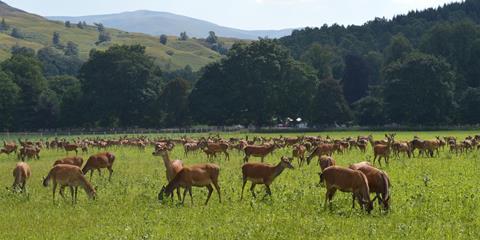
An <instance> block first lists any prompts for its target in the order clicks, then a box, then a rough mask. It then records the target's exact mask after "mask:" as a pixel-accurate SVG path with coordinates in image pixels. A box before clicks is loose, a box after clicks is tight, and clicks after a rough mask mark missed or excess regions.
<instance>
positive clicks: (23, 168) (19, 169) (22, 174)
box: [12, 162, 32, 192]
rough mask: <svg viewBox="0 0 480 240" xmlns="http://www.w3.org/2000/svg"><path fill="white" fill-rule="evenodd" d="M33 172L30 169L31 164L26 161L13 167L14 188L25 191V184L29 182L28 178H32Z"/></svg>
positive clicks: (14, 189)
mask: <svg viewBox="0 0 480 240" xmlns="http://www.w3.org/2000/svg"><path fill="white" fill-rule="evenodd" d="M30 175H32V172H31V170H30V166H29V165H28V164H27V163H25V162H19V163H17V165H16V166H15V168H14V169H13V177H14V178H15V180H14V182H13V185H12V190H13V191H16V190H17V189H18V188H20V192H24V191H25V185H26V184H27V180H28V178H30Z"/></svg>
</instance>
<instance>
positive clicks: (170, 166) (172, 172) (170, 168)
mask: <svg viewBox="0 0 480 240" xmlns="http://www.w3.org/2000/svg"><path fill="white" fill-rule="evenodd" d="M152 155H153V156H162V159H163V163H164V165H165V172H166V176H167V181H168V182H170V181H172V180H173V178H175V176H176V175H177V174H178V173H179V172H180V171H181V170H182V169H183V162H182V161H181V160H173V161H172V160H170V157H169V156H168V151H167V150H166V149H164V150H159V151H155V152H153V153H152ZM172 196H173V195H172ZM177 196H178V199H179V200H181V196H180V189H179V188H177Z"/></svg>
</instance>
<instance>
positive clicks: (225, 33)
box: [47, 10, 292, 40]
mask: <svg viewBox="0 0 480 240" xmlns="http://www.w3.org/2000/svg"><path fill="white" fill-rule="evenodd" d="M47 18H49V19H51V20H60V21H72V22H78V21H86V22H87V23H89V24H93V23H102V24H104V25H105V26H107V27H112V28H117V29H121V30H124V31H129V32H140V33H145V34H150V35H160V34H167V35H178V34H179V33H180V32H183V31H186V32H187V33H188V35H189V36H191V37H196V38H205V37H206V36H208V32H209V31H214V32H215V33H216V34H217V35H218V36H222V37H230V38H239V39H250V40H256V39H258V37H269V38H279V37H283V36H286V35H290V34H291V33H292V29H283V30H253V31H248V30H241V29H235V28H228V27H223V26H219V25H217V24H214V23H211V22H207V21H203V20H199V19H195V18H190V17H186V16H181V15H177V14H172V13H168V12H155V11H145V10H140V11H133V12H124V13H117V14H108V15H93V16H81V17H67V16H59V17H47Z"/></svg>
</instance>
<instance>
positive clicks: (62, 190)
mask: <svg viewBox="0 0 480 240" xmlns="http://www.w3.org/2000/svg"><path fill="white" fill-rule="evenodd" d="M64 191H65V185H60V191H59V193H60V196H62V198H63V199H65V195H64Z"/></svg>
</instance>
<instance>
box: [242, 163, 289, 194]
mask: <svg viewBox="0 0 480 240" xmlns="http://www.w3.org/2000/svg"><path fill="white" fill-rule="evenodd" d="M292 160H293V159H291V158H290V159H289V158H287V157H282V158H281V159H280V162H279V163H278V164H277V165H276V166H272V165H270V164H264V163H245V164H243V166H242V174H243V186H242V195H241V197H240V199H243V190H244V189H245V185H246V184H247V181H250V182H252V186H251V187H250V191H251V192H252V195H253V197H256V195H255V186H256V185H257V184H264V185H265V187H266V188H267V195H270V196H271V195H272V191H271V190H270V185H271V184H272V182H273V181H274V180H275V178H277V177H278V176H280V174H282V172H283V170H284V169H285V168H290V169H293V166H292V163H291V161H292Z"/></svg>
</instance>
